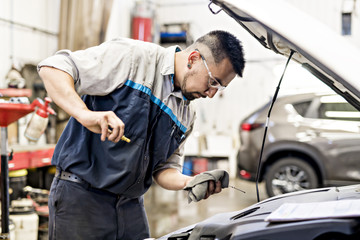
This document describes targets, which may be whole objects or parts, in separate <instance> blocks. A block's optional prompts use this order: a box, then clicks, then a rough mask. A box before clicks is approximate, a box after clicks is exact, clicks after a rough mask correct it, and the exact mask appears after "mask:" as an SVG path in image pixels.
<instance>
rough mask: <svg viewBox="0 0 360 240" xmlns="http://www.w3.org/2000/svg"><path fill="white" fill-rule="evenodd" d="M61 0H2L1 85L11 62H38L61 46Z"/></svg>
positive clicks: (19, 65) (0, 31)
mask: <svg viewBox="0 0 360 240" xmlns="http://www.w3.org/2000/svg"><path fill="white" fill-rule="evenodd" d="M59 4H60V0H51V1H48V0H31V1H27V0H2V1H1V7H0V39H1V40H0V43H1V44H0V52H1V54H0V63H1V64H0V87H5V86H4V82H5V81H4V80H5V77H6V75H7V72H8V71H9V70H10V68H11V65H12V64H15V65H16V66H17V67H18V68H21V67H22V66H23V65H24V64H35V65H36V64H37V63H38V62H39V61H40V60H42V59H43V58H45V57H47V56H49V55H50V54H53V53H54V52H55V51H56V49H57V33H58V26H59V24H58V20H59Z"/></svg>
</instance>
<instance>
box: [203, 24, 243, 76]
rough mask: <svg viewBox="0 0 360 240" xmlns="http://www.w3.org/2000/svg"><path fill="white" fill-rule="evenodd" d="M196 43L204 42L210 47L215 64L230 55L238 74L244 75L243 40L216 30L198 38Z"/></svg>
mask: <svg viewBox="0 0 360 240" xmlns="http://www.w3.org/2000/svg"><path fill="white" fill-rule="evenodd" d="M196 43H201V44H204V45H206V46H207V47H208V48H209V49H210V51H211V53H212V55H213V58H214V61H215V64H218V63H220V62H221V61H222V60H224V59H225V58H227V57H228V58H229V60H230V62H231V64H232V66H233V69H234V71H235V72H236V74H238V75H239V76H240V77H242V73H243V71H244V67H245V59H244V51H243V47H242V45H241V41H240V40H239V39H237V38H236V37H235V36H234V35H232V34H231V33H229V32H226V31H222V30H215V31H211V32H209V33H207V34H206V35H204V36H202V37H200V38H199V39H197V40H196Z"/></svg>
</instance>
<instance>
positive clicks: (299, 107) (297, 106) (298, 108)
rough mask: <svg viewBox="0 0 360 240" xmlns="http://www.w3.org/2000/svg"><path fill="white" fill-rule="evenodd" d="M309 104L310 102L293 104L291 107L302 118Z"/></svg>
mask: <svg viewBox="0 0 360 240" xmlns="http://www.w3.org/2000/svg"><path fill="white" fill-rule="evenodd" d="M310 103H311V101H306V102H298V103H293V107H294V108H295V110H296V111H297V112H298V113H299V114H300V115H301V116H302V117H305V114H306V112H307V110H308V109H309V106H310Z"/></svg>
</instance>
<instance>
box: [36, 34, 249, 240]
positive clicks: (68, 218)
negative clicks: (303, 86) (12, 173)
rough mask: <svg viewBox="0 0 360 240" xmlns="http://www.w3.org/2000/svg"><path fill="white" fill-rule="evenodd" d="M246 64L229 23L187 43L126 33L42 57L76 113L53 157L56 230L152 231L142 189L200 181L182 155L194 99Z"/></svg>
mask: <svg viewBox="0 0 360 240" xmlns="http://www.w3.org/2000/svg"><path fill="white" fill-rule="evenodd" d="M244 64H245V61H244V57H243V48H242V45H241V42H240V41H239V40H238V39H237V38H236V37H235V36H233V35H232V34H230V33H228V32H225V31H212V32H210V33H208V34H206V35H204V36H202V37H201V38H199V39H198V40H197V41H195V42H194V43H193V44H192V45H191V46H189V47H187V48H186V49H185V50H181V49H180V47H178V46H173V47H169V48H163V47H161V46H158V45H156V44H154V43H147V42H142V41H138V40H132V39H126V38H118V39H114V40H112V41H108V42H105V43H103V44H100V45H99V46H95V47H91V48H88V49H85V50H79V51H75V52H71V51H69V50H60V51H58V52H57V53H56V54H55V55H54V56H51V57H49V58H47V59H45V60H43V61H42V62H40V63H39V65H38V71H39V74H40V76H41V78H42V80H43V81H44V84H45V87H46V90H47V92H48V94H49V96H50V97H51V98H52V99H53V100H54V102H55V103H56V104H57V105H58V106H59V107H61V108H62V109H63V110H64V111H66V112H67V113H68V114H69V115H70V116H71V117H70V119H69V122H68V124H67V126H66V127H65V129H64V131H63V133H62V135H61V137H60V139H59V141H58V143H57V145H56V148H55V152H54V155H53V158H52V164H53V165H55V166H56V167H57V172H56V175H55V178H54V180H53V183H52V186H51V189H50V196H49V211H50V213H49V215H50V216H49V238H50V239H144V238H148V237H149V236H150V233H149V227H148V222H147V217H146V213H145V210H144V205H143V194H144V193H145V192H146V191H147V190H148V188H149V187H150V186H151V183H152V179H153V178H154V180H155V181H156V182H157V183H158V184H159V185H160V186H161V187H163V188H165V189H169V190H182V189H185V186H187V187H188V189H189V188H190V189H191V188H192V187H193V186H195V185H197V184H198V183H200V182H201V181H200V182H199V181H197V182H195V184H194V182H192V181H194V180H195V179H196V178H197V177H191V176H186V175H183V174H181V165H180V164H179V161H180V158H181V156H182V152H183V145H184V140H185V138H186V137H187V136H188V135H189V134H190V133H191V130H192V128H193V124H194V118H195V111H194V110H193V108H192V105H191V104H190V102H191V100H194V99H197V98H206V97H209V98H212V97H214V95H215V94H216V93H217V91H219V90H222V89H224V88H225V87H227V86H228V85H229V83H230V82H231V81H232V80H233V79H234V78H235V76H236V75H239V76H242V72H243V69H244ZM123 136H126V137H128V138H129V139H130V140H131V141H130V142H126V141H123V140H121V138H122V137H123ZM125 140H126V139H125ZM217 173H219V172H217ZM226 174H227V173H226V172H221V174H220V175H219V174H217V177H216V176H215V175H216V174H214V178H212V179H205V180H204V179H202V180H204V181H205V182H206V184H207V185H206V189H205V192H203V193H202V194H200V197H199V198H198V199H196V198H195V201H198V200H201V199H206V198H207V197H209V195H211V194H214V193H219V192H220V191H221V188H222V187H226V183H224V182H222V181H223V180H224V179H225V175H226ZM210 175H211V174H210ZM197 176H199V175H197ZM197 180H198V179H197ZM204 181H203V182H204ZM189 183H192V185H191V184H190V185H189ZM196 194H197V193H196V191H195V195H196ZM189 200H190V199H189ZM192 200H194V198H192Z"/></svg>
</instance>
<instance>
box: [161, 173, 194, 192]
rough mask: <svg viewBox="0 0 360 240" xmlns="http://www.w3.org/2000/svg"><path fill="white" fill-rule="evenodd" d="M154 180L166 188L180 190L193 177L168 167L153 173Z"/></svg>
mask: <svg viewBox="0 0 360 240" xmlns="http://www.w3.org/2000/svg"><path fill="white" fill-rule="evenodd" d="M154 179H155V181H156V182H157V183H158V184H159V185H160V186H161V187H163V188H165V189H168V190H181V189H183V188H184V187H185V186H186V184H187V183H188V182H190V181H191V180H192V179H193V177H190V176H186V175H184V174H181V173H180V172H179V171H178V170H177V169H173V168H169V169H165V170H162V171H160V172H158V173H156V174H155V176H154Z"/></svg>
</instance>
